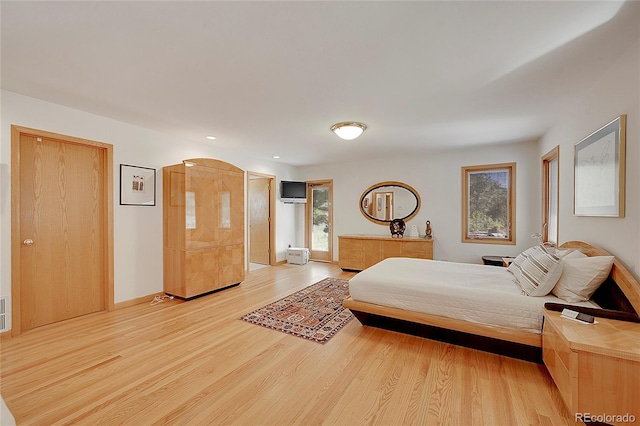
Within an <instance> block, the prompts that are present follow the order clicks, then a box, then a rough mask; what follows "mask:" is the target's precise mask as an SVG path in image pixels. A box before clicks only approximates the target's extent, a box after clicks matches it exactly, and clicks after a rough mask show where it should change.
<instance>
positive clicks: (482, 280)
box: [349, 258, 598, 333]
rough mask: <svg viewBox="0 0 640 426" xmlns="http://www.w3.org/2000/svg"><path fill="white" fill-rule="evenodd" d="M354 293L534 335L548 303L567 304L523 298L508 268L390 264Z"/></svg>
mask: <svg viewBox="0 0 640 426" xmlns="http://www.w3.org/2000/svg"><path fill="white" fill-rule="evenodd" d="M349 293H350V294H351V297H352V299H353V300H358V301H362V302H367V303H374V304H377V305H383V306H390V307H394V308H400V309H404V310H408V311H413V312H422V313H426V314H431V315H438V316H443V317H447V318H456V319H461V320H465V321H470V322H474V323H480V324H485V325H493V326H499V327H505V328H510V329H516V330H521V331H528V332H532V333H540V332H541V330H542V308H543V307H544V304H545V303H546V302H557V303H566V302H564V301H563V300H561V299H558V298H557V297H555V296H554V295H552V294H550V295H548V296H544V297H529V296H526V295H523V293H522V290H521V289H520V286H519V285H518V284H517V282H515V281H514V277H513V275H512V274H511V273H510V272H509V271H508V270H507V268H500V267H495V266H488V265H476V264H470V263H455V262H444V261H436V260H423V259H408V258H389V259H385V260H383V261H381V262H380V263H378V264H376V265H373V266H372V267H370V268H368V269H365V270H364V271H362V272H360V273H358V274H357V275H356V276H355V277H353V278H352V279H351V280H350V281H349ZM578 305H583V306H589V307H596V308H597V307H598V306H597V305H596V304H594V303H591V302H584V303H578Z"/></svg>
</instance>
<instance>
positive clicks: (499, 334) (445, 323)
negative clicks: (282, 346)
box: [343, 297, 542, 347]
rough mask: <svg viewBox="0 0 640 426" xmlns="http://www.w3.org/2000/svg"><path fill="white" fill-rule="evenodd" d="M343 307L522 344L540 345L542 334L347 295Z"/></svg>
mask: <svg viewBox="0 0 640 426" xmlns="http://www.w3.org/2000/svg"><path fill="white" fill-rule="evenodd" d="M343 305H344V307H345V308H349V309H353V310H355V311H361V312H367V313H370V314H375V315H381V316H384V317H390V318H397V319H401V320H405V321H410V322H415V323H418V324H425V325H431V326H434V327H440V328H445V329H447V330H455V331H461V332H464V333H471V334H475V335H478V336H484V337H491V338H494V339H500V340H507V341H509V342H514V343H522V344H523V345H529V346H535V347H542V336H541V335H540V334H537V333H528V332H524V331H517V330H510V329H506V328H502V327H494V326H489V325H483V324H476V323H472V322H468V321H463V320H459V319H454V318H445V317H441V316H438V315H430V314H425V313H422V312H413V311H407V310H404V309H398V308H392V307H389V306H381V305H375V304H373V303H366V302H360V301H356V300H353V299H351V297H348V298H347V299H345V300H344V302H343Z"/></svg>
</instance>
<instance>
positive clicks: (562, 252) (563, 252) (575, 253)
mask: <svg viewBox="0 0 640 426" xmlns="http://www.w3.org/2000/svg"><path fill="white" fill-rule="evenodd" d="M554 253H555V255H556V256H558V257H560V258H562V259H575V258H578V257H587V255H586V254H584V253H583V252H581V251H580V250H578V249H556V250H555V251H554Z"/></svg>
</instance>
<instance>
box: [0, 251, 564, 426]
mask: <svg viewBox="0 0 640 426" xmlns="http://www.w3.org/2000/svg"><path fill="white" fill-rule="evenodd" d="M352 275H353V274H351V273H346V272H343V271H341V270H340V269H339V268H337V267H336V266H335V265H330V264H324V263H313V262H312V263H309V264H307V265H304V266H298V265H283V266H276V267H270V268H264V269H260V270H257V271H253V272H250V273H248V275H247V280H246V281H245V282H244V283H242V284H241V285H240V286H238V287H235V288H231V289H227V290H224V291H222V292H219V293H215V294H212V295H209V296H206V297H203V298H200V299H196V300H192V301H190V302H186V303H178V302H176V301H171V302H169V303H161V304H157V305H153V306H151V305H148V304H144V305H137V306H133V307H129V308H125V309H120V310H117V311H114V312H109V313H98V314H91V315H88V316H85V317H82V318H77V319H73V320H69V321H66V322H64V323H58V324H53V325H49V326H45V327H41V328H39V329H35V330H32V331H29V332H26V333H24V334H23V335H21V336H19V337H15V338H11V339H2V342H1V343H2V350H1V351H2V366H1V371H2V382H1V392H2V396H3V397H4V399H5V402H6V403H7V405H8V406H9V408H10V410H11V411H12V413H13V415H14V416H15V418H16V421H17V423H18V424H19V425H21V424H37V425H45V424H46V425H52V424H81V425H97V424H127V425H147V424H184V425H187V424H188V425H201V424H245V425H259V424H265V425H266V424H272V425H275V424H278V425H283V424H321V423H322V424H339V425H352V424H382V425H395V424H420V425H425V424H452V425H471V424H474V425H475V424H477V425H483V424H484V425H501V424H503V425H517V424H535V425H544V424H547V425H561V424H572V423H573V422H572V415H570V414H569V413H568V412H567V411H566V409H565V408H564V406H563V404H562V401H561V399H560V395H559V393H558V391H557V389H556V388H555V386H554V384H553V382H552V381H551V378H550V376H549V374H548V373H547V371H546V369H545V368H544V366H540V365H537V364H533V363H529V362H525V361H518V360H514V359H510V358H506V357H501V356H498V355H493V354H489V353H485V352H481V351H475V350H472V349H466V348H462V347H456V346H452V345H449V344H444V343H440V342H435V341H432V340H428V339H423V338H418V337H413V336H408V335H403V334H399V333H394V332H390V331H384V330H379V329H375V328H369V327H363V326H362V325H360V323H359V322H358V321H357V320H356V319H353V320H352V321H351V322H350V323H349V324H348V325H347V326H346V327H345V328H343V329H342V330H341V331H339V332H338V333H337V334H336V335H335V336H334V337H333V339H331V340H330V341H329V342H328V343H326V344H324V345H321V344H318V343H315V342H311V341H306V340H304V339H301V338H297V337H294V336H290V335H287V334H284V333H280V332H278V331H273V330H269V329H266V328H263V327H260V326H257V325H253V324H249V323H246V322H243V321H240V320H239V319H238V318H239V317H240V316H242V315H243V314H245V313H247V312H250V311H252V310H254V309H257V308H258V307H260V306H262V305H265V304H267V303H270V302H272V301H274V300H277V299H279V298H281V297H284V296H286V295H287V294H289V293H292V292H293V291H295V290H299V289H301V288H302V287H305V286H307V285H310V284H313V283H315V282H317V281H319V280H321V279H323V278H325V277H327V276H333V277H338V278H349V277H351V276H352Z"/></svg>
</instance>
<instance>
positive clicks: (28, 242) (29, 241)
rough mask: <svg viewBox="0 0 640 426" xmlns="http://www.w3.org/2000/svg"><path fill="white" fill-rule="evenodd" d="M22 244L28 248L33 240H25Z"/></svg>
mask: <svg viewBox="0 0 640 426" xmlns="http://www.w3.org/2000/svg"><path fill="white" fill-rule="evenodd" d="M22 244H23V245H25V246H30V245H32V244H33V240H32V239H31V238H27V239H26V240H24V241H23V242H22Z"/></svg>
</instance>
